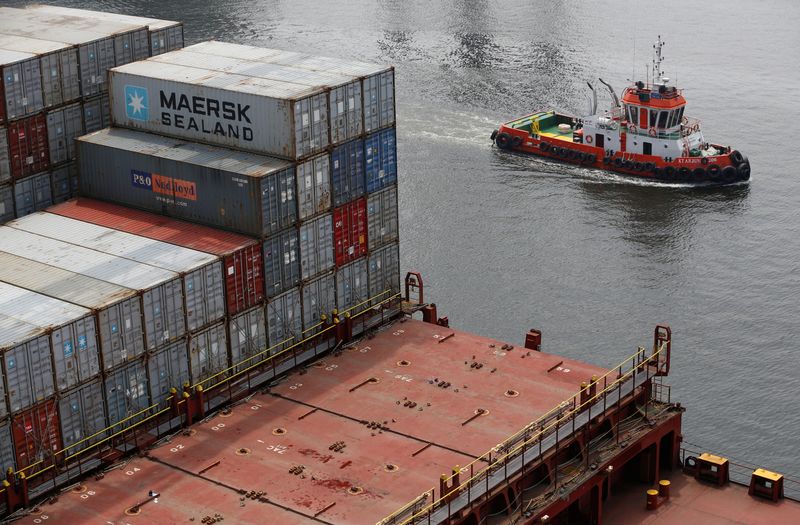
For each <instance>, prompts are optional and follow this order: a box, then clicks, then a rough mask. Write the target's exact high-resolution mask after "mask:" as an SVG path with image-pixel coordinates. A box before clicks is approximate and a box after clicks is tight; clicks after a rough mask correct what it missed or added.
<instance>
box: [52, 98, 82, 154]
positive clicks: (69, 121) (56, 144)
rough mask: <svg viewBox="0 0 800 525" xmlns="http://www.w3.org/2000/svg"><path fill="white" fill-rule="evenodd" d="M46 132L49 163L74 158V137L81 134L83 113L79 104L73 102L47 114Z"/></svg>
mask: <svg viewBox="0 0 800 525" xmlns="http://www.w3.org/2000/svg"><path fill="white" fill-rule="evenodd" d="M47 134H48V142H49V152H50V164H52V165H56V164H61V163H63V162H67V161H69V160H73V159H75V156H76V153H75V139H76V138H78V137H80V136H81V135H83V115H82V111H81V106H80V104H73V105H72V106H67V107H65V108H62V109H58V110H55V111H51V112H49V113H48V114H47Z"/></svg>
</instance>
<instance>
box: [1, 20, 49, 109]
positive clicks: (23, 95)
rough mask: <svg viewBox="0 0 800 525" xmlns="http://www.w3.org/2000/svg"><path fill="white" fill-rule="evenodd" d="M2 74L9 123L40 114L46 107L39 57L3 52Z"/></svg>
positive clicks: (4, 50) (16, 52) (32, 54)
mask: <svg viewBox="0 0 800 525" xmlns="http://www.w3.org/2000/svg"><path fill="white" fill-rule="evenodd" d="M0 16H2V15H0ZM0 73H2V75H3V78H2V79H3V95H4V99H5V100H4V104H5V118H6V120H13V119H17V118H20V117H24V116H25V115H30V114H32V113H36V112H37V111H39V110H41V109H42V108H43V107H44V96H43V93H42V71H41V65H40V62H39V56H38V55H35V54H34V53H24V52H21V51H9V50H6V49H0Z"/></svg>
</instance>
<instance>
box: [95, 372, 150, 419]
mask: <svg viewBox="0 0 800 525" xmlns="http://www.w3.org/2000/svg"><path fill="white" fill-rule="evenodd" d="M104 389H105V394H106V402H107V403H108V423H109V425H116V426H115V428H114V429H113V430H114V431H115V432H116V431H118V430H120V429H122V428H125V427H128V426H130V425H132V424H134V423H136V422H138V421H141V420H142V419H144V418H145V417H147V415H148V412H145V413H140V412H142V411H143V410H144V409H146V408H147V407H149V406H150V389H149V386H148V382H147V369H146V368H145V366H144V363H142V360H141V359H140V360H137V361H133V362H132V363H129V364H127V365H125V366H123V367H121V368H119V369H117V370H115V371H114V372H112V373H110V374H109V375H108V376H107V377H106V380H105V383H104ZM136 414H138V415H136ZM131 416H135V417H131ZM123 421H124V423H122V422H123ZM117 423H120V425H117Z"/></svg>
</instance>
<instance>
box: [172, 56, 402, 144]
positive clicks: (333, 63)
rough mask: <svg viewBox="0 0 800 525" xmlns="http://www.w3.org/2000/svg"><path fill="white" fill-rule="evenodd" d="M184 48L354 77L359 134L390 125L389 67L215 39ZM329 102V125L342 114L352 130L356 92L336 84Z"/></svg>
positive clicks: (392, 103)
mask: <svg viewBox="0 0 800 525" xmlns="http://www.w3.org/2000/svg"><path fill="white" fill-rule="evenodd" d="M186 49H187V50H189V51H194V52H198V53H204V54H208V55H220V56H233V57H238V58H242V59H247V60H257V61H260V62H268V63H271V64H280V65H284V66H290V67H293V68H299V69H308V70H311V71H321V72H326V73H335V74H338V75H345V76H353V77H358V78H359V79H360V80H361V99H362V100H363V110H362V115H363V133H371V132H373V131H375V130H378V129H380V128H384V127H388V126H392V125H394V122H395V94H394V68H393V67H386V66H381V65H376V64H369V63H366V62H359V61H355V60H344V59H341V58H333V57H321V56H315V55H309V54H305V53H298V52H294V51H284V50H280V49H265V48H259V47H252V46H242V45H235V44H227V43H225V42H216V41H211V42H202V43H200V44H195V45H193V46H189V47H187V48H186ZM351 99H352V100H351ZM330 102H331V120H332V122H334V125H332V126H331V128H332V129H337V128H339V127H340V124H339V120H340V119H342V118H343V116H344V118H345V119H346V120H347V123H348V124H347V125H348V126H351V129H352V126H355V125H356V122H357V121H358V117H357V114H356V113H357V108H358V94H357V93H356V92H354V91H348V90H346V89H345V88H344V87H340V88H337V89H333V90H332V91H331V95H330ZM334 133H335V132H334ZM349 133H350V132H349ZM353 136H355V135H353ZM337 142H338V141H337Z"/></svg>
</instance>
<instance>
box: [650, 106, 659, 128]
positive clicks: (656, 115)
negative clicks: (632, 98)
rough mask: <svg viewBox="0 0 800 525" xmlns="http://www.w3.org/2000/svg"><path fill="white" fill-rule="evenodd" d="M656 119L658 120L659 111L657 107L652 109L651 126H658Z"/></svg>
mask: <svg viewBox="0 0 800 525" xmlns="http://www.w3.org/2000/svg"><path fill="white" fill-rule="evenodd" d="M656 121H658V111H656V110H655V109H651V110H650V127H653V128H654V127H655V126H656Z"/></svg>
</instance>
